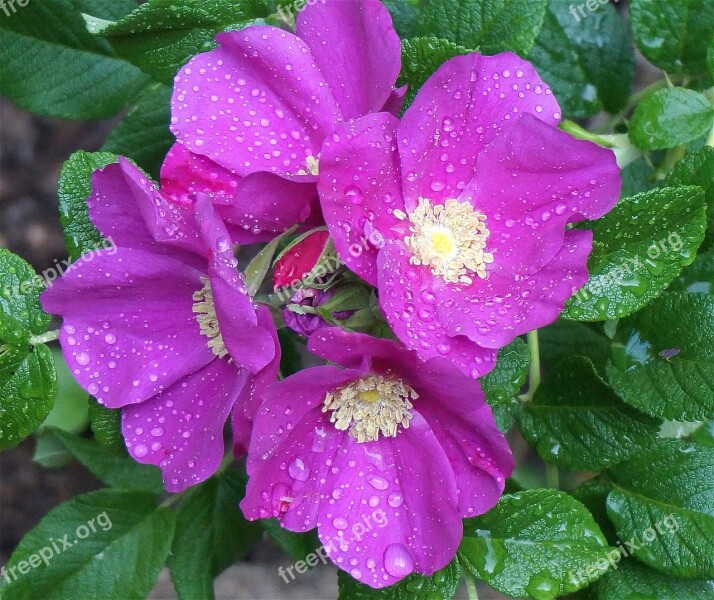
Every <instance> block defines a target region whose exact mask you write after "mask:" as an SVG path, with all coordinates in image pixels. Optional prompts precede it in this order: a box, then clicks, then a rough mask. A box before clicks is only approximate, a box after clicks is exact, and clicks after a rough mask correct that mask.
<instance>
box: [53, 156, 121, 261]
mask: <svg viewBox="0 0 714 600" xmlns="http://www.w3.org/2000/svg"><path fill="white" fill-rule="evenodd" d="M115 162H117V157H116V156H115V155H114V154H110V153H108V152H85V151H84V150H80V151H79V152H75V153H74V154H73V155H72V156H70V157H69V160H67V162H65V163H64V166H63V167H62V172H61V173H60V177H59V184H58V195H59V210H60V221H61V222H62V227H63V228H64V237H65V242H66V245H67V253H68V254H69V258H70V260H72V261H75V260H77V259H78V258H79V257H80V256H82V254H85V253H86V252H91V251H93V250H97V249H98V248H102V247H104V246H105V245H106V241H105V240H104V238H102V235H101V234H100V233H99V232H98V231H97V229H96V227H94V225H93V224H92V222H91V221H90V220H89V212H88V211H87V198H88V197H89V194H91V193H92V173H94V171H97V170H99V169H102V168H103V167H106V166H107V165H109V164H111V163H115Z"/></svg>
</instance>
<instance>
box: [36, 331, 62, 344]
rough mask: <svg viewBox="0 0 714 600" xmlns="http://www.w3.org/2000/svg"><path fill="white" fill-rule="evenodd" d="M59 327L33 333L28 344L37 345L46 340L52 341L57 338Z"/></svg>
mask: <svg viewBox="0 0 714 600" xmlns="http://www.w3.org/2000/svg"><path fill="white" fill-rule="evenodd" d="M59 334H60V332H59V329H57V330H56V331H48V332H47V333H43V334H42V335H33V336H32V337H31V338H30V345H31V346H38V345H39V344H47V343H48V342H54V341H55V340H58V339H59Z"/></svg>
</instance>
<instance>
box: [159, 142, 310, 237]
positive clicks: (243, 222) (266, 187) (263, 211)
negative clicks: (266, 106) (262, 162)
mask: <svg viewBox="0 0 714 600" xmlns="http://www.w3.org/2000/svg"><path fill="white" fill-rule="evenodd" d="M161 192H162V194H164V195H165V196H167V197H169V198H172V199H176V200H180V201H184V202H185V201H187V200H188V201H190V200H191V199H192V198H193V197H194V196H195V194H197V193H203V194H209V195H210V196H211V201H212V202H213V204H214V206H215V207H216V210H217V211H218V214H220V215H221V217H222V218H223V220H224V221H225V222H226V227H227V228H228V231H229V233H230V235H231V239H232V240H233V241H234V242H235V243H237V244H255V243H258V242H265V241H269V240H271V239H273V238H274V237H275V236H276V235H279V234H280V233H282V232H284V231H285V230H287V229H289V228H290V227H292V226H293V225H295V224H298V223H302V222H304V221H306V220H307V219H308V217H310V215H311V213H313V212H317V213H318V215H319V211H320V209H319V203H318V200H317V193H316V191H315V186H314V184H311V183H294V182H291V181H288V180H286V179H283V178H282V177H279V176H277V175H273V174H271V173H253V174H252V175H248V176H247V177H239V176H238V175H235V174H234V173H231V172H230V171H229V170H228V169H224V168H223V167H221V166H220V165H218V164H217V163H215V162H213V161H212V160H211V159H210V158H207V157H206V156H202V155H200V154H195V153H193V152H190V151H189V150H188V149H187V148H186V147H185V146H184V145H183V144H179V143H177V144H174V146H173V147H172V148H171V151H170V152H169V154H168V155H167V156H166V160H165V161H164V164H163V165H162V167H161Z"/></svg>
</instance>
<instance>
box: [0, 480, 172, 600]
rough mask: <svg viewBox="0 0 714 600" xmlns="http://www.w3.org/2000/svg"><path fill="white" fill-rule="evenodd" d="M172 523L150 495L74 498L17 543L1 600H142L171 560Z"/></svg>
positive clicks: (111, 492) (109, 494) (102, 493)
mask: <svg viewBox="0 0 714 600" xmlns="http://www.w3.org/2000/svg"><path fill="white" fill-rule="evenodd" d="M174 522H175V517H174V514H173V512H172V511H171V510H169V509H166V508H157V506H156V501H155V500H154V498H153V496H151V495H150V494H144V493H137V492H121V491H117V490H100V491H98V492H92V493H90V494H85V495H83V496H77V497H76V498H73V499H72V500H70V501H69V502H65V503H64V504H61V505H60V506H58V507H57V508H55V509H53V510H51V511H50V512H49V513H48V514H47V515H45V517H44V518H43V519H42V521H40V524H39V525H38V526H37V527H35V528H34V529H33V530H32V531H31V532H30V533H28V534H27V535H26V536H25V537H24V538H23V539H22V541H21V542H20V544H19V546H18V547H17V549H16V550H15V552H14V553H13V555H12V557H11V558H10V561H9V562H8V564H7V566H6V575H5V578H4V579H5V582H7V580H8V579H9V580H10V583H6V585H4V586H3V588H2V598H3V600H32V599H35V598H42V599H43V600H76V599H77V598H101V599H102V600H141V599H143V598H145V597H146V596H147V595H148V594H149V592H150V591H151V588H152V586H153V585H154V582H155V581H156V578H157V577H158V574H159V571H160V570H161V567H162V565H163V564H164V561H165V560H166V556H167V555H168V553H169V549H170V547H171V540H172V538H173V533H174ZM45 558H46V560H45Z"/></svg>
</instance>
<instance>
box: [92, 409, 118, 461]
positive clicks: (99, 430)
mask: <svg viewBox="0 0 714 600" xmlns="http://www.w3.org/2000/svg"><path fill="white" fill-rule="evenodd" d="M89 421H90V426H91V428H92V433H93V434H94V439H95V440H97V442H98V443H99V444H100V445H101V446H104V447H105V448H110V449H112V450H116V451H119V452H126V447H125V446H124V438H123V437H122V434H121V411H119V410H114V409H111V408H106V407H105V406H102V405H101V404H99V402H97V401H96V400H95V399H94V398H92V399H90V402H89Z"/></svg>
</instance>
